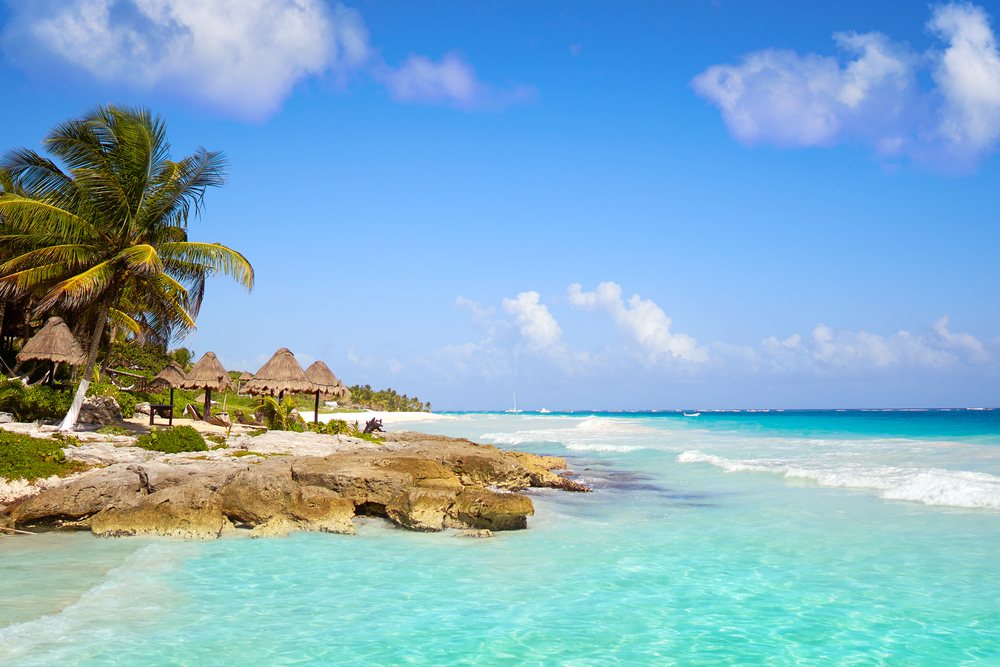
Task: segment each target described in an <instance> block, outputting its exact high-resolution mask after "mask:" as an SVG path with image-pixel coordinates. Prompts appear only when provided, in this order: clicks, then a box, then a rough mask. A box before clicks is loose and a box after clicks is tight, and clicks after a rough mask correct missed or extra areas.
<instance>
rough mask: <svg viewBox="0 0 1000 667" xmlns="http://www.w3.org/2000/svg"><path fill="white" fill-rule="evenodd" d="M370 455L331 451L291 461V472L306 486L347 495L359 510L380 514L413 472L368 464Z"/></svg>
mask: <svg viewBox="0 0 1000 667" xmlns="http://www.w3.org/2000/svg"><path fill="white" fill-rule="evenodd" d="M371 463H372V460H371V458H370V457H365V456H359V455H354V454H332V455H330V456H325V457H323V458H315V457H309V458H303V459H297V460H295V461H294V462H293V463H292V476H293V478H294V479H295V481H296V482H298V483H299V484H302V485H305V486H321V487H323V488H326V489H329V490H331V491H334V492H336V493H338V494H340V495H341V496H343V497H344V498H349V499H350V500H351V502H353V503H354V504H355V506H357V507H358V508H359V509H361V510H362V512H365V513H373V514H376V515H378V514H380V513H381V512H384V511H385V506H386V505H388V504H389V503H390V502H391V501H392V500H393V498H395V497H396V496H398V495H399V494H400V493H402V492H404V491H405V490H406V489H408V488H410V487H411V486H413V476H412V475H411V474H410V473H409V472H400V471H397V470H392V469H389V468H380V467H377V466H373V465H371Z"/></svg>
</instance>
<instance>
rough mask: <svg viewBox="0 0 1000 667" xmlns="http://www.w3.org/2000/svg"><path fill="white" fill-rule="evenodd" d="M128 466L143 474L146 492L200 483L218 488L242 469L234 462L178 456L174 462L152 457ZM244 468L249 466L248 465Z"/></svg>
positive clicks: (136, 472) (211, 487)
mask: <svg viewBox="0 0 1000 667" xmlns="http://www.w3.org/2000/svg"><path fill="white" fill-rule="evenodd" d="M128 469H129V470H131V471H132V472H134V473H135V474H137V475H138V476H139V481H140V483H141V484H142V487H143V489H144V490H145V492H146V493H156V492H157V491H162V490H163V489H167V488H170V487H173V486H185V485H188V484H197V485H198V486H204V487H206V488H208V489H211V490H212V491H218V490H219V489H221V488H222V487H223V486H225V484H226V483H227V482H228V481H229V480H230V479H232V477H233V476H234V475H235V474H236V473H238V472H239V471H240V469H241V468H236V467H234V466H233V465H232V464H231V463H227V462H221V461H197V460H191V459H186V458H183V457H178V458H175V459H173V460H172V462H171V463H169V464H168V463H160V462H156V461H148V462H146V463H133V464H132V465H130V466H128ZM242 469H246V467H245V466H243V467H242Z"/></svg>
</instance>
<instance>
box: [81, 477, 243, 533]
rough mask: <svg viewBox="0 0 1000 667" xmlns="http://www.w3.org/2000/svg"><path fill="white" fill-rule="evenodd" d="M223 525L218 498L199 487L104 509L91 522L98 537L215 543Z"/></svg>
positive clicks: (171, 490) (169, 490)
mask: <svg viewBox="0 0 1000 667" xmlns="http://www.w3.org/2000/svg"><path fill="white" fill-rule="evenodd" d="M225 523H226V519H225V517H224V516H223V515H222V500H221V498H220V497H219V494H218V493H216V492H215V491H212V490H211V489H208V488H206V487H204V486H200V485H188V486H173V487H169V488H165V489H163V490H161V491H157V492H155V493H151V494H149V495H147V496H142V497H141V498H139V500H138V501H137V502H133V503H131V504H128V505H126V506H124V507H116V506H112V507H107V508H105V509H104V510H102V511H100V512H98V513H97V514H95V515H94V516H93V517H91V519H90V529H91V531H93V532H94V534H95V535H98V536H99V537H125V536H130V535H161V536H163V537H182V538H186V539H201V540H206V539H215V538H216V537H218V536H219V534H220V533H221V532H222V530H223V528H224V526H225Z"/></svg>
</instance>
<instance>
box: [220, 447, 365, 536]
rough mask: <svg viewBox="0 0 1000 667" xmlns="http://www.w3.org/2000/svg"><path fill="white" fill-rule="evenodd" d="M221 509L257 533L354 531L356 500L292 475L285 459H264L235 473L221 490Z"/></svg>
mask: <svg viewBox="0 0 1000 667" xmlns="http://www.w3.org/2000/svg"><path fill="white" fill-rule="evenodd" d="M220 496H221V499H222V513H223V514H225V515H226V516H227V517H228V518H230V519H232V520H233V521H237V522H239V523H244V524H247V525H249V526H253V532H252V533H251V535H252V536H254V537H263V536H278V535H286V534H288V532H289V531H292V530H317V531H322V532H327V533H343V534H348V535H353V534H355V533H356V532H357V531H356V530H355V528H354V523H353V522H352V521H351V518H352V517H353V516H354V503H353V502H351V501H350V500H348V499H347V498H344V497H343V496H341V495H339V494H337V493H335V492H333V491H330V490H329V489H326V488H323V487H319V486H312V485H302V484H299V483H298V482H296V481H295V480H293V479H292V474H291V469H290V466H288V465H285V464H284V462H281V463H278V464H274V463H273V462H268V463H263V464H261V465H259V466H254V467H253V469H248V470H245V471H243V472H240V473H238V474H236V475H235V476H233V478H232V479H231V480H230V481H229V482H228V483H227V484H226V486H224V487H223V488H222V490H221V492H220Z"/></svg>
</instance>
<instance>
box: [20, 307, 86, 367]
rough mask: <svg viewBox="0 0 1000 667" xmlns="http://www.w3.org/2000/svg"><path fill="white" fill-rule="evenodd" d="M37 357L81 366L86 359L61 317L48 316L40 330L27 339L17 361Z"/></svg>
mask: <svg viewBox="0 0 1000 667" xmlns="http://www.w3.org/2000/svg"><path fill="white" fill-rule="evenodd" d="M29 359H39V360H42V361H55V362H57V363H67V364H70V365H72V366H82V365H83V364H84V362H86V361H87V357H86V355H85V354H84V353H83V348H82V347H80V344H79V343H77V342H76V339H75V338H73V333H72V332H71V331H70V330H69V327H68V326H66V323H65V322H64V321H63V318H61V317H50V318H49V321H48V322H46V323H45V326H44V327H42V329H41V331H39V332H38V333H36V334H35V335H34V337H33V338H32V339H31V340H29V341H28V342H27V343H26V344H25V345H24V347H23V348H21V351H20V352H19V353H18V355H17V360H18V361H28V360H29Z"/></svg>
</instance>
